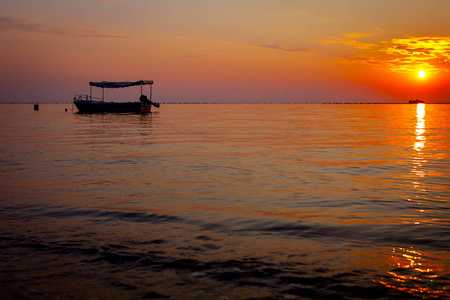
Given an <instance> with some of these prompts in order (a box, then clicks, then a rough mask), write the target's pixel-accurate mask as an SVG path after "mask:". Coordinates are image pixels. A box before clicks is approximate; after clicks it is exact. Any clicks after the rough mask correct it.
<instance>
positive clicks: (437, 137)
mask: <svg viewBox="0 0 450 300" xmlns="http://www.w3.org/2000/svg"><path fill="white" fill-rule="evenodd" d="M72 109H73V108H72V104H45V103H41V104H40V105H39V109H38V110H34V107H33V104H1V105H0V142H1V147H0V221H1V225H0V298H1V299H92V300H94V299H171V300H175V299H178V300H181V299H208V300H209V299H216V300H232V299H282V300H294V299H450V217H449V216H450V105H444V104H346V105H343V104H342V105H339V104H162V105H161V107H160V108H159V109H155V108H154V109H153V113H151V114H143V115H140V114H79V113H77V112H76V109H73V110H72Z"/></svg>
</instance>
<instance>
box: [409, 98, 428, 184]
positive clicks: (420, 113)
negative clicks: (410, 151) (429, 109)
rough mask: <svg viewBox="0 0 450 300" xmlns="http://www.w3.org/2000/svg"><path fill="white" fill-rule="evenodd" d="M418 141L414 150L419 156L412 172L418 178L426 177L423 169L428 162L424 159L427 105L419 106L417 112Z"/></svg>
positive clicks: (415, 160) (416, 133)
mask: <svg viewBox="0 0 450 300" xmlns="http://www.w3.org/2000/svg"><path fill="white" fill-rule="evenodd" d="M416 119H417V120H416V131H415V135H416V140H415V141H414V150H416V151H417V155H416V157H415V158H414V166H413V169H412V171H411V172H413V173H415V174H416V175H417V176H420V177H424V176H425V172H424V171H423V169H422V166H423V163H425V162H426V160H425V159H424V158H423V157H422V155H423V154H424V153H423V150H424V148H425V141H426V137H425V104H424V103H419V104H417V112H416Z"/></svg>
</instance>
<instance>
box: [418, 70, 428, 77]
mask: <svg viewBox="0 0 450 300" xmlns="http://www.w3.org/2000/svg"><path fill="white" fill-rule="evenodd" d="M418 75H419V77H420V78H424V77H425V75H426V73H425V71H424V70H420V71H419V74H418Z"/></svg>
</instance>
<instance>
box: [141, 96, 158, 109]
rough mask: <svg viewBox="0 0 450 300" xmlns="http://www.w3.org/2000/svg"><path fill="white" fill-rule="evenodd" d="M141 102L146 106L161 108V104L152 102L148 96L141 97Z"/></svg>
mask: <svg viewBox="0 0 450 300" xmlns="http://www.w3.org/2000/svg"><path fill="white" fill-rule="evenodd" d="M139 100H140V101H141V102H142V103H144V104H145V105H146V106H149V105H153V106H155V107H159V103H157V102H152V101H150V100H149V99H148V98H147V96H146V95H141V97H139Z"/></svg>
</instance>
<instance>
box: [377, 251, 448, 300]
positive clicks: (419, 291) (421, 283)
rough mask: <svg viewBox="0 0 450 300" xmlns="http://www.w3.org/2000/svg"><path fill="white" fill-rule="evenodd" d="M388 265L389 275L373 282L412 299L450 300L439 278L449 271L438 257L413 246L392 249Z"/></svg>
mask: <svg viewBox="0 0 450 300" xmlns="http://www.w3.org/2000/svg"><path fill="white" fill-rule="evenodd" d="M389 265H390V266H391V267H392V268H393V269H392V270H391V271H389V272H387V273H388V274H389V275H388V276H386V277H382V278H381V279H379V280H374V282H376V283H379V284H382V285H384V286H385V287H387V288H391V289H395V290H398V291H400V292H404V293H408V294H411V295H413V296H415V297H422V298H424V299H428V298H440V299H441V298H444V299H447V298H449V299H450V294H449V291H448V288H447V286H446V285H445V284H442V283H441V282H440V281H441V280H440V278H439V277H440V276H441V275H443V274H448V272H449V270H448V268H446V267H445V265H444V264H440V263H439V258H438V257H433V256H431V255H430V254H427V253H425V252H423V251H419V250H416V249H414V248H413V247H410V248H409V249H407V248H401V247H398V248H393V249H392V253H391V256H390V261H389Z"/></svg>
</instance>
